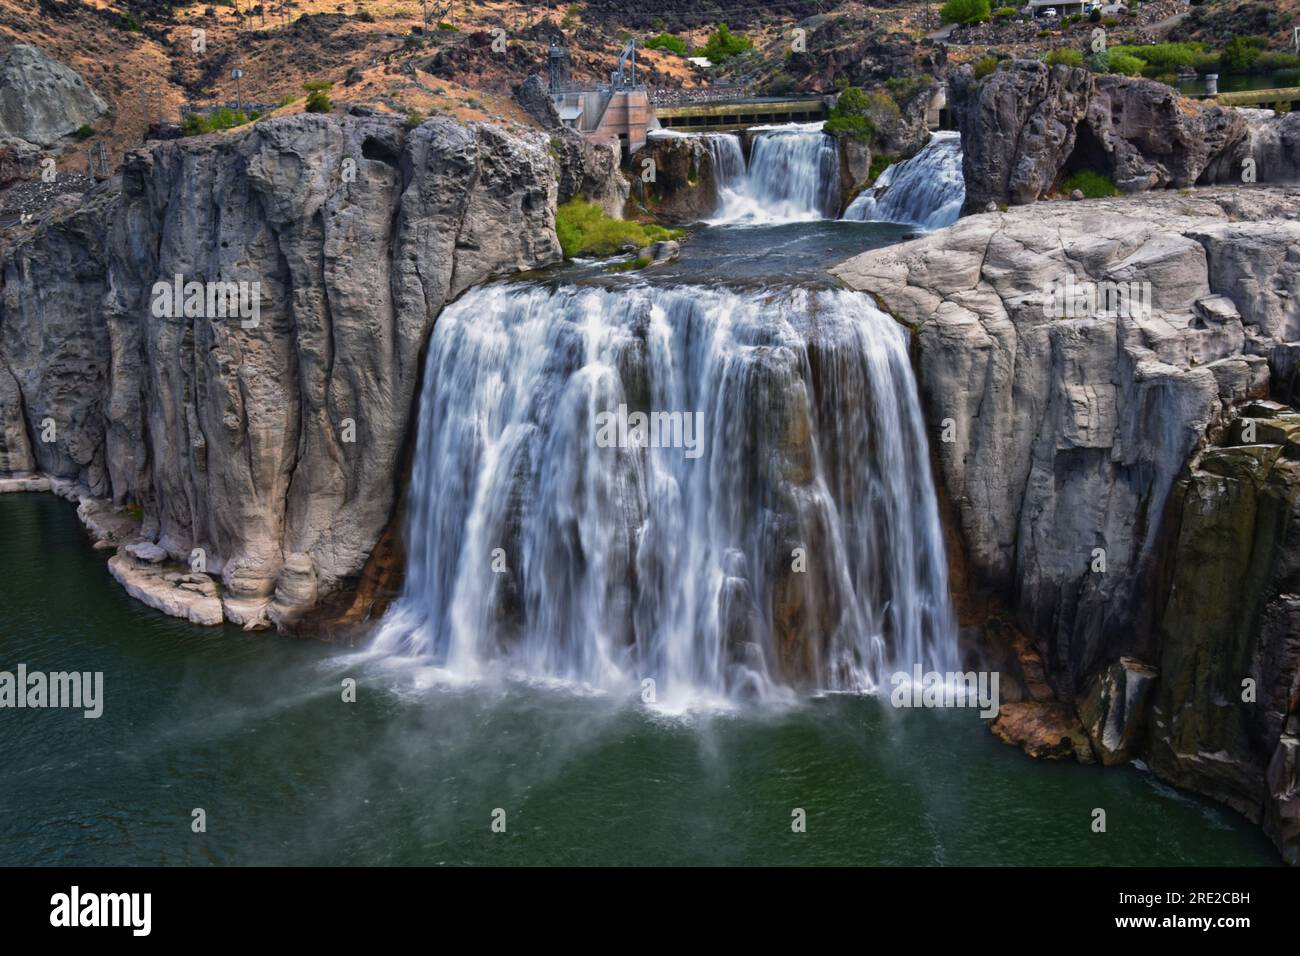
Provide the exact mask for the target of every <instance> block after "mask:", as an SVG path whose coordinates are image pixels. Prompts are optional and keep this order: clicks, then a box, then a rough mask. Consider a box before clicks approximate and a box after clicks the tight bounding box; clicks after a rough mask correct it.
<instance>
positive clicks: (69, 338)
mask: <svg viewBox="0 0 1300 956" xmlns="http://www.w3.org/2000/svg"><path fill="white" fill-rule="evenodd" d="M557 178H558V167H557V164H556V161H555V160H554V158H553V157H552V156H551V155H550V153H549V151H548V138H547V137H546V136H545V135H543V134H537V135H536V136H535V137H532V138H530V139H521V138H517V137H512V136H509V135H507V134H505V133H503V132H501V131H499V130H497V129H495V128H492V127H486V126H472V127H463V126H460V125H458V124H456V123H454V122H451V121H446V120H434V121H431V122H428V123H425V124H424V125H422V126H420V127H418V128H416V129H413V130H410V131H407V130H405V129H403V127H402V125H401V124H400V123H399V122H396V121H386V120H381V119H377V118H376V119H365V118H354V117H348V118H344V119H342V120H339V119H335V118H330V117H320V116H310V115H304V116H294V117H288V118H284V119H278V120H272V121H268V122H263V123H259V124H257V125H255V126H254V127H252V128H251V129H250V130H249V131H247V132H246V133H243V134H242V135H234V136H210V137H202V138H196V139H186V140H180V141H174V142H168V143H163V144H159V145H158V146H156V147H155V148H154V149H152V150H151V151H141V152H139V153H136V154H134V155H132V156H131V157H129V159H128V161H127V163H126V166H125V169H124V172H123V175H122V182H121V194H120V197H118V196H110V197H109V198H107V199H104V200H102V202H103V203H104V205H103V206H93V205H92V206H88V207H87V208H85V209H83V210H82V211H81V212H79V213H77V214H76V215H75V216H73V217H72V218H71V219H70V220H69V221H67V222H65V223H61V224H58V225H57V226H54V227H52V228H49V229H46V230H44V231H43V232H41V233H39V234H35V235H32V236H29V237H27V238H26V239H25V240H24V241H20V242H18V243H17V244H15V246H14V247H13V248H12V249H11V250H10V252H9V253H8V255H7V257H6V259H5V261H4V263H3V276H4V289H3V300H2V301H3V311H0V367H3V368H7V369H8V371H9V373H10V374H11V376H12V378H13V380H14V381H15V382H16V383H17V385H18V388H19V392H20V395H19V398H20V403H17V404H16V403H15V402H14V401H13V400H12V398H8V397H6V396H7V395H9V391H12V390H9V391H6V390H5V388H4V382H3V381H0V411H2V412H3V414H2V415H0V421H3V422H5V423H6V431H5V434H6V436H9V434H10V432H11V431H15V429H13V428H12V427H10V425H9V423H11V422H12V421H13V420H14V416H15V408H18V409H21V415H22V418H23V420H24V423H25V426H26V428H25V431H26V437H27V438H28V445H29V447H30V453H31V455H32V456H34V458H35V459H36V463H37V465H38V467H39V468H40V469H41V470H42V471H46V472H49V473H50V474H52V475H55V476H59V477H64V478H70V479H75V480H76V481H77V482H79V483H80V484H82V485H83V486H85V487H86V488H87V489H89V491H90V492H91V493H92V494H95V495H100V496H106V497H111V498H112V500H113V501H114V502H116V503H118V504H120V505H122V504H126V503H132V504H138V505H139V506H140V507H141V508H142V509H143V513H144V521H143V526H142V529H141V530H142V532H143V534H144V535H145V537H146V538H147V539H148V540H156V542H157V543H158V545H159V546H160V547H161V548H162V549H163V550H165V551H166V552H167V553H168V555H170V556H171V558H172V559H174V560H178V561H185V562H187V564H188V563H189V562H190V557H191V554H192V552H193V550H194V549H202V551H203V554H204V559H205V562H206V570H207V571H208V572H209V573H212V574H214V575H219V576H220V577H221V579H222V583H223V586H224V587H223V591H222V604H223V611H224V615H225V617H226V618H227V619H229V620H233V621H235V622H236V623H242V624H245V625H246V626H264V625H266V624H267V623H268V622H269V621H276V622H284V623H286V624H287V623H290V622H291V621H292V620H293V618H294V617H296V616H297V615H299V614H301V613H303V612H304V611H305V610H307V609H308V608H310V607H311V606H312V605H313V604H314V603H315V602H316V600H317V599H318V598H319V597H321V596H323V595H325V594H328V593H329V592H331V591H333V590H335V589H337V588H339V587H340V586H341V585H343V584H345V583H346V582H347V581H349V580H351V579H353V578H354V577H355V576H357V575H358V574H359V573H360V571H361V569H362V567H363V565H364V564H365V562H366V559H367V557H368V555H369V554H370V552H371V550H372V548H373V547H374V544H375V542H376V541H378V540H379V538H380V535H381V534H382V533H383V531H384V529H385V527H386V525H387V524H388V522H389V519H390V518H391V516H392V514H393V509H394V501H395V497H396V494H397V471H398V459H399V453H400V450H401V449H402V447H403V445H404V443H405V442H406V440H407V438H408V435H409V433H410V430H411V416H412V411H413V408H414V397H415V394H416V380H417V377H418V374H419V368H420V351H421V348H422V347H423V343H424V342H425V340H426V338H427V335H428V332H429V329H430V328H431V326H432V323H433V321H434V318H435V317H436V316H437V314H438V312H439V311H440V310H441V308H442V307H443V305H444V304H445V303H446V302H447V301H448V300H449V299H450V298H451V297H453V296H456V295H458V294H459V293H460V292H462V291H464V290H465V289H466V288H468V287H469V286H471V285H473V284H475V283H477V282H480V281H482V280H483V279H485V278H487V277H488V276H490V275H493V274H497V273H508V272H514V271H518V270H526V269H532V268H537V267H540V266H544V265H547V264H550V263H552V262H555V261H557V260H558V259H559V258H560V250H559V245H558V242H557V241H556V238H555V233H554V210H555V201H556V181H557ZM176 276H181V277H182V281H183V282H186V283H188V282H191V281H198V282H208V281H214V282H216V281H219V282H233V283H241V282H242V283H246V286H245V289H246V290H247V293H248V295H247V300H248V301H247V302H246V303H245V304H248V305H251V301H252V300H253V299H254V298H255V299H256V302H257V307H258V308H257V321H256V323H255V324H253V323H252V322H251V321H249V320H248V319H247V317H241V315H238V314H235V315H228V316H224V317H223V316H221V315H219V314H213V313H209V312H208V311H207V309H206V308H202V309H200V311H201V312H203V313H204V314H202V315H194V314H190V315H188V316H187V315H185V314H184V311H183V310H178V309H176V308H172V309H167V308H166V307H160V306H163V305H164V303H163V300H162V299H161V298H160V295H159V290H156V289H155V283H160V282H161V283H163V284H164V285H171V284H173V282H174V279H175V277H176ZM241 301H243V300H241ZM45 417H49V418H51V419H53V420H54V422H55V424H56V427H57V438H56V440H55V441H54V442H52V443H50V444H48V445H47V444H44V443H41V442H39V441H33V440H32V438H33V436H38V435H39V434H40V430H41V421H42V419H43V418H45ZM11 447H12V448H13V449H15V450H13V451H7V452H6V453H7V454H9V455H12V456H13V457H14V458H15V459H16V460H19V461H21V460H22V451H21V442H19V441H17V440H16V439H13V438H10V437H6V439H5V448H6V449H10V448H11Z"/></svg>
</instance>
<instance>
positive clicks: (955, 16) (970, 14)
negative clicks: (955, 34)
mask: <svg viewBox="0 0 1300 956" xmlns="http://www.w3.org/2000/svg"><path fill="white" fill-rule="evenodd" d="M992 15H993V14H992V11H991V10H990V9H989V0H948V2H947V3H945V4H944V5H943V6H942V7H940V8H939V18H940V19H941V20H943V22H944V23H962V24H971V23H987V22H988V21H989V18H990V17H991V16H992Z"/></svg>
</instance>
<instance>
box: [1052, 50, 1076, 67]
mask: <svg viewBox="0 0 1300 956" xmlns="http://www.w3.org/2000/svg"><path fill="white" fill-rule="evenodd" d="M1044 62H1046V63H1047V65H1048V66H1061V65H1064V66H1083V54H1082V53H1080V52H1079V51H1078V50H1071V49H1069V48H1068V47H1060V48H1058V49H1056V50H1053V51H1052V52H1051V53H1049V54H1047V57H1046V59H1045V61H1044Z"/></svg>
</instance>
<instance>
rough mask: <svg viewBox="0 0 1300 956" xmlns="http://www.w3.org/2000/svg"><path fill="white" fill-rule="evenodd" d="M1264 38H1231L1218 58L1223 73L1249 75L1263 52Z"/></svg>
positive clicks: (1266, 41) (1265, 40)
mask: <svg viewBox="0 0 1300 956" xmlns="http://www.w3.org/2000/svg"><path fill="white" fill-rule="evenodd" d="M1267 43H1268V40H1267V39H1265V38H1264V37H1233V38H1232V39H1231V40H1229V41H1228V42H1227V44H1225V45H1224V47H1223V54H1222V56H1221V57H1220V58H1219V62H1220V64H1221V65H1222V68H1223V71H1224V72H1225V73H1249V72H1250V71H1251V69H1252V68H1253V67H1254V66H1255V61H1256V60H1258V59H1259V55H1260V54H1261V53H1262V52H1263V51H1264V46H1265V44H1267Z"/></svg>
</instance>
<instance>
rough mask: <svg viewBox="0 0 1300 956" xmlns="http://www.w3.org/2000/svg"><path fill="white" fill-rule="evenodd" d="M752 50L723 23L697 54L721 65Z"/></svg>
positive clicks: (747, 41)
mask: <svg viewBox="0 0 1300 956" xmlns="http://www.w3.org/2000/svg"><path fill="white" fill-rule="evenodd" d="M985 2H987V0H985ZM753 48H754V41H753V40H751V39H750V38H749V37H747V36H743V35H741V34H738V33H732V32H731V29H730V28H729V27H728V26H727V25H726V24H725V23H719V24H718V28H717V29H716V30H714V31H713V32H712V33H710V34H709V39H708V42H707V43H705V44H704V46H702V47H700V50H699V53H700V55H701V56H705V57H708V59H709V62H711V63H721V62H723V61H724V60H729V59H730V58H731V57H733V56H739V55H740V54H742V53H745V52H747V51H749V50H752V49H753Z"/></svg>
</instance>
